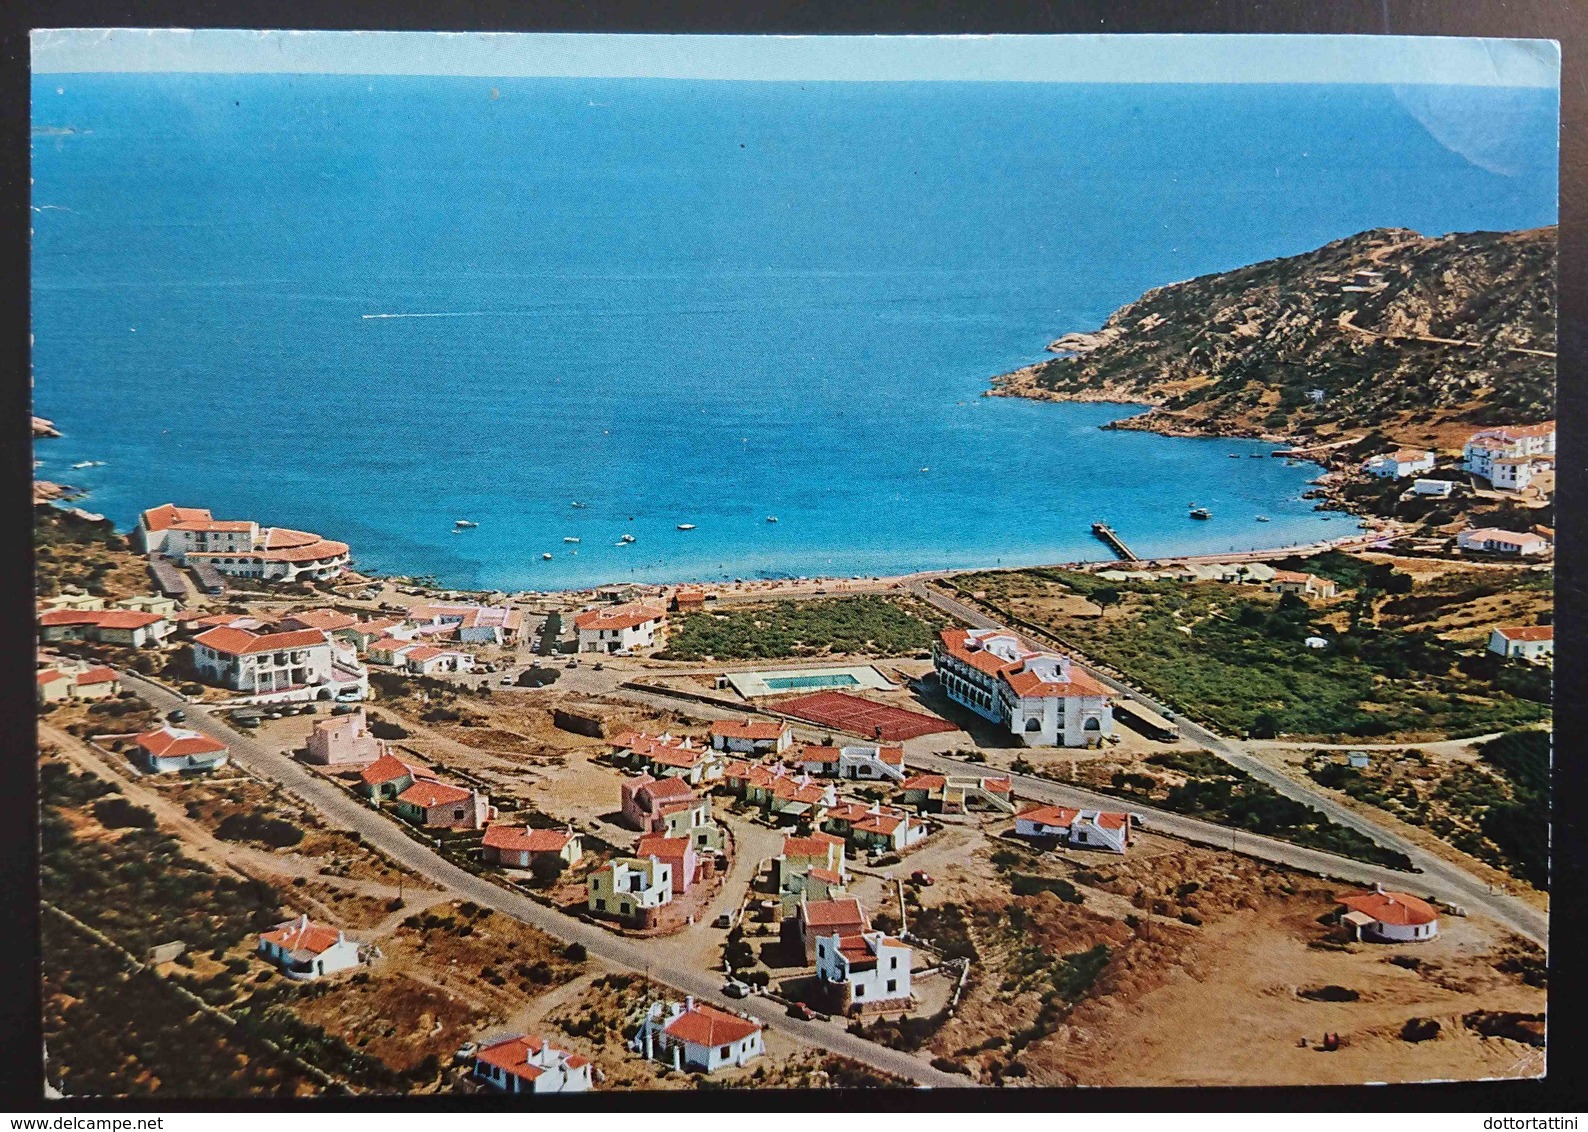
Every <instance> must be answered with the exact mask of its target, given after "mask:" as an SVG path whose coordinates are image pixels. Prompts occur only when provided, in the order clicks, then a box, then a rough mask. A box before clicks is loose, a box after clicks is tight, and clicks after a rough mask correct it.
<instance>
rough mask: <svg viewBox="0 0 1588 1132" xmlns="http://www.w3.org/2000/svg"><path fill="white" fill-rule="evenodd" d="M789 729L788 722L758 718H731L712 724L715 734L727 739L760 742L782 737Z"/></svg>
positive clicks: (712, 730)
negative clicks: (742, 719) (741, 720)
mask: <svg viewBox="0 0 1588 1132" xmlns="http://www.w3.org/2000/svg"><path fill="white" fill-rule="evenodd" d="M788 729H789V727H788V724H786V723H777V722H774V721H766V722H763V721H761V720H758V719H749V720H745V721H744V722H742V723H741V722H739V721H738V720H732V719H729V720H722V721H721V722H718V723H713V724H712V725H711V733H712V734H713V735H721V736H722V737H723V738H725V739H751V740H756V741H760V742H765V741H769V740H773V739H778V738H781V737H782V735H783V732H785V731H787V730H788Z"/></svg>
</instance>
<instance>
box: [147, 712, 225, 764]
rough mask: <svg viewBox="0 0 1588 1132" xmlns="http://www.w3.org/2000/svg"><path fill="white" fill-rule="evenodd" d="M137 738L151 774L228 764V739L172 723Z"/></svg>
mask: <svg viewBox="0 0 1588 1132" xmlns="http://www.w3.org/2000/svg"><path fill="white" fill-rule="evenodd" d="M133 742H134V743H135V744H136V745H137V747H138V754H139V755H140V756H141V757H142V761H143V765H144V769H145V770H147V771H149V773H150V774H168V773H170V772H171V771H183V770H214V769H215V768H217V767H222V766H225V765H226V757H227V752H226V744H225V743H222V742H221V741H220V740H219V739H211V738H210V737H209V736H208V735H200V734H199V733H198V732H197V731H189V730H187V729H186V728H182V727H174V726H172V725H171V724H169V723H167V724H165V725H164V726H162V727H156V728H155V729H154V730H153V731H145V732H144V733H143V734H142V735H139V736H138V737H137V738H136V739H134V740H133Z"/></svg>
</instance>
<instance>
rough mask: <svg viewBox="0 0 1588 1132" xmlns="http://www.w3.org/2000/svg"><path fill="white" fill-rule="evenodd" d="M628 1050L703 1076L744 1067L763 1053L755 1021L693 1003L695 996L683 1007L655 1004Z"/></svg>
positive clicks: (677, 1004) (684, 1002)
mask: <svg viewBox="0 0 1588 1132" xmlns="http://www.w3.org/2000/svg"><path fill="white" fill-rule="evenodd" d="M630 1048H631V1049H633V1050H634V1052H636V1053H643V1054H644V1055H645V1056H646V1057H647V1058H651V1059H654V1060H656V1061H660V1062H663V1063H665V1064H668V1065H671V1066H672V1067H673V1068H675V1069H680V1070H682V1069H684V1068H685V1067H688V1068H691V1069H702V1070H704V1071H705V1072H707V1073H713V1072H715V1071H716V1070H718V1069H725V1068H727V1067H729V1066H742V1065H744V1064H745V1063H746V1062H749V1061H751V1060H752V1059H754V1058H757V1057H760V1056H761V1055H762V1054H763V1053H765V1052H766V1046H765V1045H764V1044H763V1042H762V1040H761V1023H760V1022H759V1021H758V1020H757V1019H755V1018H752V1017H750V1016H749V1015H748V1014H730V1013H729V1012H728V1011H726V1010H719V1009H717V1008H716V1007H715V1006H708V1005H707V1004H705V1003H703V1002H701V1003H697V1002H696V1001H695V999H694V997H693V996H690V997H688V998H685V999H684V1001H683V1002H682V1003H677V1002H671V1003H664V1002H653V1003H652V1004H651V1006H650V1009H649V1010H647V1011H646V1014H645V1020H644V1022H643V1023H642V1024H641V1026H640V1032H639V1033H638V1034H636V1035H635V1036H634V1039H633V1041H632V1042H631V1043H630Z"/></svg>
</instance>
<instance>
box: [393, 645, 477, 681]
mask: <svg viewBox="0 0 1588 1132" xmlns="http://www.w3.org/2000/svg"><path fill="white" fill-rule="evenodd" d="M401 660H402V666H403V668H404V669H406V670H407V671H409V672H412V673H413V674H414V675H415V676H435V675H437V674H439V673H442V672H473V671H474V656H473V654H471V653H466V652H463V651H462V650H460V649H444V648H441V647H440V646H438V645H415V646H414V647H413V648H411V649H405V650H403V653H402V657H401Z"/></svg>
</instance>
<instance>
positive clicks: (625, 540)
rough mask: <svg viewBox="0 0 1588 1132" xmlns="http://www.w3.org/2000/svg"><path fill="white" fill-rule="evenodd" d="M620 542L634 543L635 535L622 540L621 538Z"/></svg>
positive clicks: (626, 536) (625, 536)
mask: <svg viewBox="0 0 1588 1132" xmlns="http://www.w3.org/2000/svg"><path fill="white" fill-rule="evenodd" d="M618 541H619V542H633V541H634V536H633V535H624V536H622V537H621V538H619V539H618Z"/></svg>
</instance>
